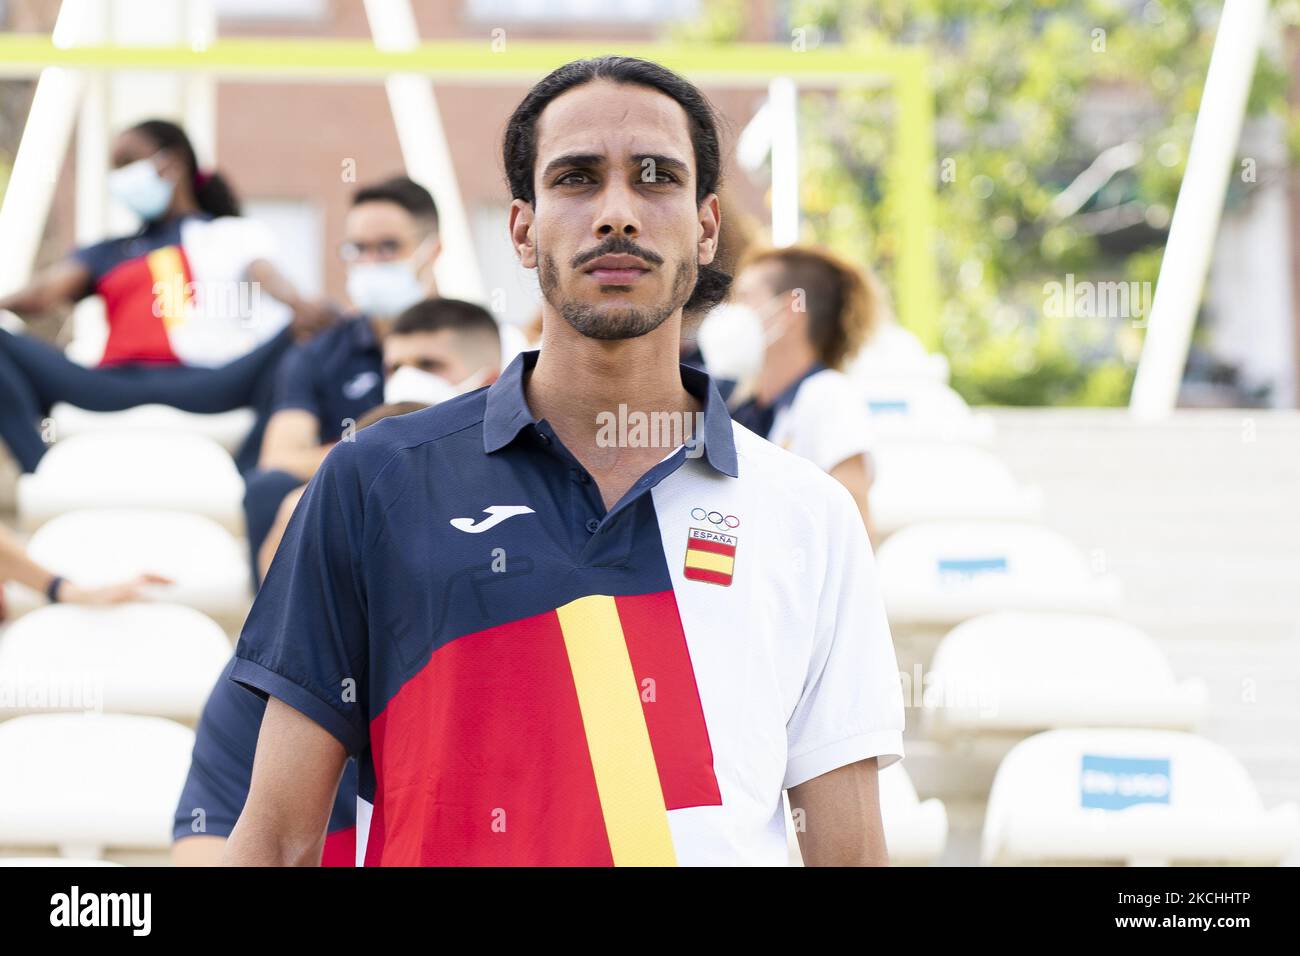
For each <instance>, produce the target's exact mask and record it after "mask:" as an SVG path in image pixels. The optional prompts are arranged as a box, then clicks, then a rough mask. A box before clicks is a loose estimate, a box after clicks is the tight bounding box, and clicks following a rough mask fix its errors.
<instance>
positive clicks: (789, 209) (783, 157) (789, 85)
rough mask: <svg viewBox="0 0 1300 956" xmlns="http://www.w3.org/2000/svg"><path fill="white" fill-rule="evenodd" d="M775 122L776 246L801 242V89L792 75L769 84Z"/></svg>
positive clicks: (774, 209) (774, 220)
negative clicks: (799, 114)
mask: <svg viewBox="0 0 1300 956" xmlns="http://www.w3.org/2000/svg"><path fill="white" fill-rule="evenodd" d="M767 96H768V107H769V109H770V110H771V124H772V245H774V246H792V245H794V244H795V243H796V242H798V241H799V122H798V106H799V90H798V88H797V87H796V86H795V82H794V80H792V79H790V78H789V77H788V76H778V77H776V78H775V79H773V80H772V82H771V83H770V84H769V85H768V93H767Z"/></svg>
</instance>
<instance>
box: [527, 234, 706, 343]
mask: <svg viewBox="0 0 1300 956" xmlns="http://www.w3.org/2000/svg"><path fill="white" fill-rule="evenodd" d="M698 271H699V266H698V264H697V263H696V262H694V261H692V260H690V259H683V260H681V261H680V262H678V263H677V270H676V272H675V273H674V275H673V287H672V290H671V292H670V294H669V296H668V300H667V301H666V302H663V303H661V304H660V305H657V306H654V307H652V308H644V309H640V308H635V307H631V306H629V307H627V308H622V309H602V308H600V307H599V306H595V305H592V304H590V303H587V302H579V301H577V300H576V299H572V298H566V297H565V296H564V294H563V293H562V292H561V290H560V275H559V270H558V269H557V268H556V266H555V259H554V258H553V257H552V256H550V255H548V254H547V253H545V252H543V253H542V254H541V268H540V269H539V270H538V283H539V284H540V286H541V289H542V296H543V298H545V299H546V301H547V302H549V303H550V305H551V307H552V308H553V309H555V311H557V312H559V313H560V315H561V316H562V317H563V318H564V321H565V322H568V323H569V325H571V326H572V327H573V328H574V330H575V331H576V332H578V334H580V335H584V336H586V337H587V338H589V339H606V340H612V339H635V338H638V337H640V336H642V335H646V334H647V333H650V332H653V331H654V330H655V329H657V328H659V326H661V325H663V324H664V322H665V321H666V320H667V319H668V317H669V316H670V315H672V314H673V313H674V312H676V311H677V310H678V309H680V308H681V307H682V306H683V305H685V304H686V301H687V300H688V299H689V298H690V297H691V290H692V289H693V288H694V287H695V278H696V275H697V273H698Z"/></svg>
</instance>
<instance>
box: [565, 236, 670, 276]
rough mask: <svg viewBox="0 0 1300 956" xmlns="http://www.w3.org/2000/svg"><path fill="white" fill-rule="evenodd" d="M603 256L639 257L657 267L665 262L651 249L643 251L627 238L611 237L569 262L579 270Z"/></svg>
mask: <svg viewBox="0 0 1300 956" xmlns="http://www.w3.org/2000/svg"><path fill="white" fill-rule="evenodd" d="M601 256H637V257H639V258H641V259H644V260H645V261H646V262H648V263H650V264H651V265H656V266H657V265H662V264H663V261H664V257H663V256H661V255H659V254H658V253H655V252H651V251H650V250H649V249H643V248H642V247H641V246H638V245H637V244H636V243H635V242H633V241H632V240H631V239H629V238H627V236H610V237H609V238H608V239H606V240H605V241H604V242H602V243H601V244H600V245H598V246H597V247H596V248H594V249H588V250H587V251H586V252H580V253H578V254H577V255H576V256H574V257H573V259H572V260H571V261H570V262H569V265H570V266H571V267H572V268H574V269H577V268H580V267H581V266H583V265H585V264H586V263H588V262H591V261H592V260H593V259H599V258H600V257H601Z"/></svg>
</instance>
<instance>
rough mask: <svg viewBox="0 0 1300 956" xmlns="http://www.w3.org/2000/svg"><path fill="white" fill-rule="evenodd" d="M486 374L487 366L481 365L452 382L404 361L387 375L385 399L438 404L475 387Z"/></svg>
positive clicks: (389, 403) (385, 401)
mask: <svg viewBox="0 0 1300 956" xmlns="http://www.w3.org/2000/svg"><path fill="white" fill-rule="evenodd" d="M485 378H487V370H486V369H480V370H479V371H477V372H475V373H474V374H473V375H471V376H470V377H469V378H467V379H465V381H463V382H461V383H460V384H459V385H453V384H451V382H449V381H447V380H446V379H445V378H443V377H442V376H441V375H434V374H433V373H432V372H426V371H424V370H423V369H418V368H416V367H415V366H414V365H403V366H402V367H401V368H399V369H397V370H395V371H394V372H393V374H392V375H390V376H388V381H387V382H385V383H384V403H385V404H387V405H392V404H395V403H397V402H419V403H421V404H422V405H437V404H439V403H441V402H445V401H447V400H448V399H452V398H455V397H456V396H457V395H462V394H464V393H465V392H468V391H471V390H472V389H475V388H478V387H479V386H480V385H481V384H483V380H484V379H485Z"/></svg>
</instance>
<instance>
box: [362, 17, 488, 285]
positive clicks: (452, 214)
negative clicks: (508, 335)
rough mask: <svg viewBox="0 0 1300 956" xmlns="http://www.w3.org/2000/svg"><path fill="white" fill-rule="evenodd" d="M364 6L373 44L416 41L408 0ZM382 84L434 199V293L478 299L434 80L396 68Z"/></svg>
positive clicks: (393, 46) (391, 46)
mask: <svg viewBox="0 0 1300 956" xmlns="http://www.w3.org/2000/svg"><path fill="white" fill-rule="evenodd" d="M365 6H366V18H367V19H368V20H369V21H370V32H371V33H372V34H373V35H374V40H375V46H376V47H377V48H378V49H380V50H406V49H411V48H413V47H415V46H417V45H418V44H419V42H420V35H419V30H418V29H417V28H416V24H415V14H414V13H413V12H412V10H411V4H410V2H409V0H365ZM485 55H487V54H485ZM385 88H386V89H387V91H388V103H389V107H390V108H391V109H392V111H393V122H394V124H395V125H396V127H397V139H398V142H399V143H400V144H401V147H402V159H403V161H404V162H405V164H406V172H407V175H408V176H410V177H411V178H412V179H414V180H415V181H416V182H418V183H420V184H421V185H423V186H424V187H425V188H426V189H428V190H429V192H430V193H432V194H433V200H434V202H436V203H437V204H438V231H439V235H440V236H441V238H442V253H441V255H439V256H438V261H437V263H436V264H435V266H434V273H435V275H436V276H437V280H438V293H439V294H440V295H445V296H452V297H455V298H459V299H468V300H472V301H478V302H482V301H484V289H483V278H482V273H481V272H480V270H479V265H478V257H477V255H476V254H475V252H474V237H473V234H472V232H471V231H470V226H469V217H468V216H467V215H466V213H465V204H464V201H463V200H462V198H461V192H460V185H459V183H458V182H457V179H456V168H455V166H454V165H453V164H452V159H451V148H450V147H449V146H448V144H447V134H446V131H445V129H444V128H443V124H442V114H441V113H440V112H439V110H438V101H437V100H436V99H435V98H434V95H433V83H432V82H431V81H430V80H429V78H428V77H424V76H420V75H419V74H414V73H395V74H393V75H391V76H389V77H388V78H387V80H385Z"/></svg>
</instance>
